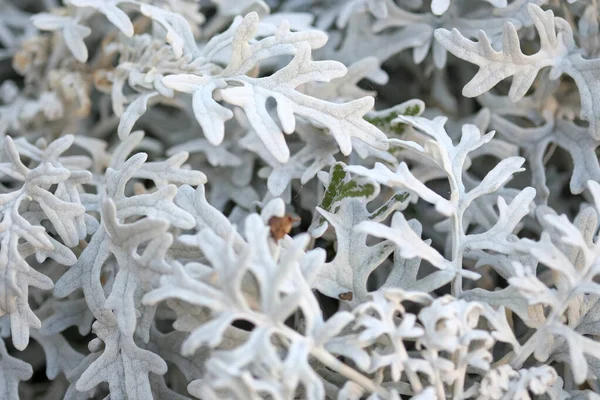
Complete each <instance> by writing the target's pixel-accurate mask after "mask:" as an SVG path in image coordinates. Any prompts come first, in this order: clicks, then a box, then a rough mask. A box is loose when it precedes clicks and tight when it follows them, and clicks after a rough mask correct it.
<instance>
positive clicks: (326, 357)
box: [310, 347, 390, 399]
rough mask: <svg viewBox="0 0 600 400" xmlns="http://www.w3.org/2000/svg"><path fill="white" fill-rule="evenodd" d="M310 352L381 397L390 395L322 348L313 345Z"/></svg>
mask: <svg viewBox="0 0 600 400" xmlns="http://www.w3.org/2000/svg"><path fill="white" fill-rule="evenodd" d="M310 353H311V354H312V355H313V356H314V357H315V358H316V359H317V360H319V361H320V362H321V363H323V365H325V366H326V367H328V368H331V369H333V370H334V371H336V372H338V373H339V374H341V375H343V376H345V377H346V378H348V379H350V380H351V381H353V382H355V383H357V384H359V385H360V386H362V387H363V388H364V389H366V390H368V391H369V392H371V393H377V394H378V395H379V396H381V397H382V398H383V399H389V397H390V396H389V393H388V391H387V390H385V389H384V388H382V387H381V386H379V385H377V384H376V383H375V382H373V381H372V380H371V379H369V378H368V377H366V376H364V375H363V374H361V373H360V372H358V371H357V370H355V369H354V368H351V367H349V366H347V365H346V364H344V363H343V362H341V361H340V360H338V359H337V358H335V357H334V356H332V355H331V354H330V353H328V352H327V351H325V350H323V349H322V348H318V347H315V348H313V349H311V352H310Z"/></svg>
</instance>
